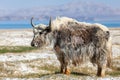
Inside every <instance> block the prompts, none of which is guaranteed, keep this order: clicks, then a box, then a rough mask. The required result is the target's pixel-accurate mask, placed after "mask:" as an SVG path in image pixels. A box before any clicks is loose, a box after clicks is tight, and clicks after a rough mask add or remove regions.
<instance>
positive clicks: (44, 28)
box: [31, 17, 51, 47]
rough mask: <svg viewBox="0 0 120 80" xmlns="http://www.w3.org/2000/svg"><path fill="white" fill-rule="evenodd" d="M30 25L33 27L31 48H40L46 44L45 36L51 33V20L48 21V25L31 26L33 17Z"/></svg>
mask: <svg viewBox="0 0 120 80" xmlns="http://www.w3.org/2000/svg"><path fill="white" fill-rule="evenodd" d="M31 25H32V27H33V34H34V36H33V40H32V42H31V46H33V47H42V46H43V45H44V44H46V35H47V34H48V33H49V32H51V18H50V21H49V25H44V24H38V25H34V24H33V17H32V18H31Z"/></svg>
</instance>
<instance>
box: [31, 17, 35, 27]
mask: <svg viewBox="0 0 120 80" xmlns="http://www.w3.org/2000/svg"><path fill="white" fill-rule="evenodd" d="M31 25H32V27H35V24H33V17H32V18H31Z"/></svg>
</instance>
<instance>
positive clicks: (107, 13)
mask: <svg viewBox="0 0 120 80" xmlns="http://www.w3.org/2000/svg"><path fill="white" fill-rule="evenodd" d="M32 16H35V17H36V18H37V19H40V20H43V19H45V20H46V19H47V20H48V18H49V17H50V16H52V17H53V18H55V17H57V16H68V17H72V18H75V19H77V20H104V19H107V20H109V19H112V18H114V19H116V20H118V19H120V9H115V8H112V7H109V6H106V5H104V4H99V3H92V2H81V1H79V2H71V3H68V4H65V5H59V6H46V7H39V6H38V7H34V8H29V9H19V10H14V11H3V10H0V20H28V19H30V18H31V17H32Z"/></svg>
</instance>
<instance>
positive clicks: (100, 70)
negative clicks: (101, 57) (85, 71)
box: [97, 66, 106, 77]
mask: <svg viewBox="0 0 120 80" xmlns="http://www.w3.org/2000/svg"><path fill="white" fill-rule="evenodd" d="M105 70H106V66H102V67H100V66H98V70H97V76H99V77H105Z"/></svg>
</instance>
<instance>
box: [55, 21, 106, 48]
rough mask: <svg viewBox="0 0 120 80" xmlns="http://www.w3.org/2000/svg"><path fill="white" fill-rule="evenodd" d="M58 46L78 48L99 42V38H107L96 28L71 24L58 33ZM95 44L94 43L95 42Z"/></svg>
mask: <svg viewBox="0 0 120 80" xmlns="http://www.w3.org/2000/svg"><path fill="white" fill-rule="evenodd" d="M55 32H56V33H55V34H57V36H56V39H57V42H56V45H59V46H60V47H65V46H67V45H69V46H73V47H78V46H82V45H87V44H89V43H91V42H93V41H95V42H97V41H99V40H98V38H103V37H105V36H104V34H103V31H102V30H101V29H100V28H99V27H96V26H81V25H79V24H77V23H72V22H71V23H69V25H67V27H63V25H61V28H60V29H59V30H57V31H55ZM93 43H94V42H93Z"/></svg>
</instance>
